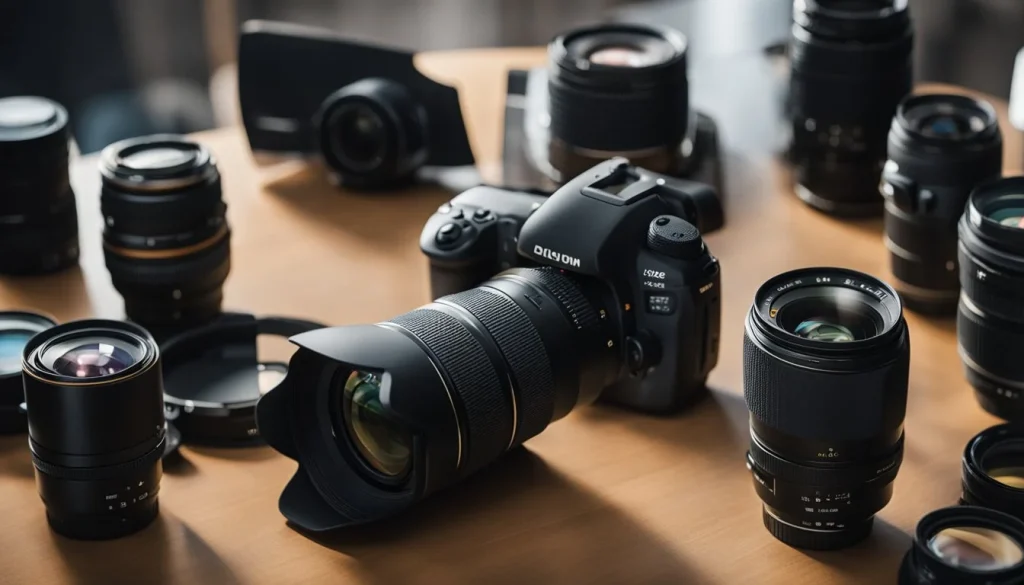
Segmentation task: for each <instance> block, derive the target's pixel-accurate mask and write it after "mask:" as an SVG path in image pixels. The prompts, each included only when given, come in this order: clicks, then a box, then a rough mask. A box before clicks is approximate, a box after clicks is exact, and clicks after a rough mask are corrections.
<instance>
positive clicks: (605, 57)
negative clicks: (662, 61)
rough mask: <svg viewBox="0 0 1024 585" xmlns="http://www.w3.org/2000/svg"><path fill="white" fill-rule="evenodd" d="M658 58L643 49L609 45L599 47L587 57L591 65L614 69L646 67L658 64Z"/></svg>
mask: <svg viewBox="0 0 1024 585" xmlns="http://www.w3.org/2000/svg"><path fill="white" fill-rule="evenodd" d="M656 57H657V56H656V55H652V54H651V53H650V52H646V51H644V50H643V48H642V47H630V46H623V45H607V46H604V47H598V48H596V49H594V50H593V51H591V52H590V54H589V55H587V59H588V60H589V61H590V62H591V63H596V64H598V65H609V66H612V67H645V66H647V65H653V64H654V63H657V62H658V61H657V58H656Z"/></svg>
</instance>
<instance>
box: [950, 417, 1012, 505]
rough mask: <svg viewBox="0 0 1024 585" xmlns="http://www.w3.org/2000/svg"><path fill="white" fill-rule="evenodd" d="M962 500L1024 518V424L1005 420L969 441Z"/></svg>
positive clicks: (966, 451) (965, 451) (965, 450)
mask: <svg viewBox="0 0 1024 585" xmlns="http://www.w3.org/2000/svg"><path fill="white" fill-rule="evenodd" d="M963 490H964V491H963V496H962V498H961V502H962V503H964V504H970V505H972V506H982V507H984V508H991V509H993V510H999V511H1000V512H1004V513H1006V514H1009V515H1011V516H1015V517H1017V518H1019V519H1021V520H1024V426H1021V425H1019V424H1018V425H1014V424H1004V425H998V426H994V427H991V428H988V429H985V430H984V431H982V432H980V433H978V434H977V435H976V436H975V437H974V438H972V439H971V440H970V441H968V443H967V448H966V449H964V460H963Z"/></svg>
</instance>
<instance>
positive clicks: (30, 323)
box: [0, 311, 57, 434]
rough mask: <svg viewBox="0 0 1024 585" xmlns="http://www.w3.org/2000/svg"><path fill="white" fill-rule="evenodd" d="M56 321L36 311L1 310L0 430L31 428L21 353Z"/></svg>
mask: <svg viewBox="0 0 1024 585" xmlns="http://www.w3.org/2000/svg"><path fill="white" fill-rule="evenodd" d="M56 324H57V323H55V322H54V321H53V319H50V318H49V317H45V316H43V315H38V314H36V313H26V312H22V311H2V312H0V434H3V433H24V432H25V431H26V430H27V429H28V426H27V422H26V419H25V415H24V413H22V412H21V403H22V402H24V401H25V390H24V384H23V383H22V381H21V357H22V353H23V352H24V350H25V345H26V344H28V341H29V340H30V339H32V337H33V336H34V335H35V334H36V333H39V332H40V331H46V330H47V329H49V328H50V327H53V326H55V325H56Z"/></svg>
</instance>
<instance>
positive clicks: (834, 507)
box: [743, 268, 910, 550]
mask: <svg viewBox="0 0 1024 585" xmlns="http://www.w3.org/2000/svg"><path fill="white" fill-rule="evenodd" d="M909 366H910V340H909V333H908V331H907V326H906V323H905V321H904V320H903V314H902V306H901V304H900V299H899V297H898V296H897V295H896V293H895V291H893V290H892V289H891V288H890V287H889V286H887V285H886V284H884V283H882V282H881V281H879V280H876V279H874V278H872V277H870V276H867V275H864V274H861V273H858V272H854V271H852V270H845V269H841V268H807V269H802V270H796V271H792V272H787V273H784V274H781V275H779V276H777V277H775V278H773V279H771V280H769V281H768V282H766V283H765V284H764V285H762V286H761V288H760V289H759V290H758V292H757V294H756V296H755V300H754V305H753V307H752V308H751V310H750V314H749V315H748V317H747V321H746V327H745V335H744V341H743V393H744V397H745V399H746V403H747V407H748V409H749V410H750V451H749V453H748V456H747V465H748V467H749V468H750V470H751V472H752V474H753V478H754V489H755V491H756V492H757V494H758V496H759V497H760V498H761V500H762V502H763V503H764V505H763V517H764V522H765V526H766V528H768V530H769V531H770V532H771V533H772V535H773V536H775V537H776V538H778V539H779V540H781V541H783V542H785V543H786V544H789V545H791V546H794V547H797V548H806V549H816V550H832V549H839V548H843V547H846V546H850V545H852V544H854V543H856V542H858V541H860V540H862V539H863V538H865V537H867V536H868V534H869V533H870V531H871V525H872V522H873V519H874V515H875V514H876V513H877V512H878V511H879V510H881V509H882V507H884V506H885V505H886V504H887V503H888V501H889V499H890V498H891V497H892V483H893V481H894V480H895V478H896V473H897V472H898V470H899V467H900V463H901V461H902V458H903V417H904V414H905V412H906V403H907V380H908V373H909Z"/></svg>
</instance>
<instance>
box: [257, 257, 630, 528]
mask: <svg viewBox="0 0 1024 585" xmlns="http://www.w3.org/2000/svg"><path fill="white" fill-rule="evenodd" d="M616 311H617V309H616V304H615V302H614V299H613V298H612V296H611V290H610V288H607V287H606V285H604V284H603V283H601V282H600V281H598V280H596V279H593V280H591V279H580V280H576V278H575V277H573V276H570V275H567V274H564V273H562V272H560V271H558V270H553V269H549V268H538V269H519V268H517V269H512V270H510V271H507V272H504V273H502V274H501V275H498V276H497V277H495V278H494V279H492V280H490V281H488V282H486V283H484V284H483V285H481V286H480V287H478V288H475V289H471V290H468V291H465V292H461V293H458V294H455V295H451V296H447V297H442V298H440V299H438V300H437V301H435V302H433V303H431V304H429V305H427V306H425V307H423V308H420V309H416V310H414V311H412V312H409V313H406V314H404V315H400V316H398V317H395V318H394V319H391V320H389V321H387V322H384V323H380V324H378V325H366V326H354V327H334V328H329V329H321V330H318V331H312V332H310V333H306V334H303V335H299V336H297V337H295V338H293V341H294V342H295V343H296V344H297V345H299V347H300V349H299V350H298V351H297V352H296V354H295V356H294V357H293V358H292V362H291V364H290V366H289V371H288V376H287V377H286V378H285V380H284V381H283V382H281V383H280V384H279V385H278V386H277V388H275V389H274V390H272V391H271V392H269V393H267V394H266V395H265V396H264V397H263V398H262V399H261V400H260V402H259V405H258V406H257V421H258V423H259V428H260V433H261V435H262V436H263V437H264V438H265V439H266V440H267V442H268V443H269V444H270V445H271V446H273V447H274V448H275V449H277V450H278V451H281V452H283V453H285V454H287V455H289V456H290V457H293V458H294V459H296V460H297V461H298V462H299V467H300V469H299V472H298V473H297V474H296V476H295V477H294V478H293V479H292V481H291V483H290V484H289V486H288V487H287V488H286V489H285V492H284V493H283V494H282V496H281V500H280V507H281V511H282V513H283V514H284V515H285V516H286V517H287V518H289V520H291V521H293V522H295V523H296V524H298V525H299V526H303V527H304V528H306V529H310V530H326V529H328V528H329V527H336V526H342V525H351V524H359V523H365V522H370V521H373V520H377V519H380V518H383V517H385V516H389V515H392V514H395V513H397V512H399V511H401V510H402V509H404V508H406V507H408V506H410V505H412V504H413V503H415V502H417V501H419V500H420V499H422V498H423V497H424V496H426V495H427V494H429V493H432V492H434V491H437V490H439V489H442V488H444V487H447V486H449V485H451V484H453V483H455V482H457V481H459V480H461V479H463V478H465V477H466V476H468V475H469V474H471V473H472V472H474V471H476V470H478V469H480V468H482V467H484V466H486V465H489V464H490V463H492V462H493V461H495V460H496V459H498V458H499V457H500V456H501V455H502V454H503V453H505V452H506V451H508V450H509V449H511V448H513V447H515V446H517V445H520V444H522V443H523V442H524V441H526V440H527V439H529V438H531V437H533V436H535V435H537V434H539V433H540V432H541V431H543V430H544V429H545V428H546V427H547V425H548V424H550V423H551V422H552V421H555V420H558V419H559V418H562V417H563V416H565V415H566V414H568V413H569V412H570V411H572V409H573V408H575V407H576V406H578V405H581V404H587V403H590V402H592V401H593V400H594V399H596V397H597V395H598V394H599V393H600V391H601V390H602V389H604V388H605V387H607V386H609V385H610V384H611V383H613V382H614V381H616V380H617V379H618V377H619V376H620V373H622V372H624V371H625V360H624V356H623V350H624V347H620V346H622V345H624V344H622V343H620V341H619V340H620V339H622V334H621V332H620V331H619V330H618V327H619V326H618V325H617V323H618V322H619V321H618V319H617V318H616V317H617V315H618V313H617V312H616ZM311 501H318V502H323V504H322V505H318V506H314V507H310V505H309V503H310V502H311Z"/></svg>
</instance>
